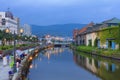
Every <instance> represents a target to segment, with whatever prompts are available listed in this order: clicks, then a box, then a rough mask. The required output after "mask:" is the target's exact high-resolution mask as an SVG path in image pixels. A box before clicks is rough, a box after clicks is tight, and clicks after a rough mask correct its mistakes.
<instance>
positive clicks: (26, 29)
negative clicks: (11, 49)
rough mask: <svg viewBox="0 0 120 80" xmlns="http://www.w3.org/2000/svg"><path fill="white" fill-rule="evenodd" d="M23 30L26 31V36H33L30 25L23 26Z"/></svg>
mask: <svg viewBox="0 0 120 80" xmlns="http://www.w3.org/2000/svg"><path fill="white" fill-rule="evenodd" d="M23 29H24V35H26V36H31V34H32V33H31V27H30V25H28V24H24V25H23Z"/></svg>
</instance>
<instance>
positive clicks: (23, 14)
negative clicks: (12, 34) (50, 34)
mask: <svg viewBox="0 0 120 80" xmlns="http://www.w3.org/2000/svg"><path fill="white" fill-rule="evenodd" d="M8 7H9V8H10V11H11V12H13V14H14V15H15V16H17V17H19V18H20V19H21V23H22V24H23V23H28V24H37V25H51V24H66V23H89V22H91V21H93V22H101V21H103V20H106V19H110V18H113V17H118V18H120V9H119V8H120V0H0V11H7V8H8Z"/></svg>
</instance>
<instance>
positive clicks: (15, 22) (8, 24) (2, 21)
mask: <svg viewBox="0 0 120 80" xmlns="http://www.w3.org/2000/svg"><path fill="white" fill-rule="evenodd" d="M6 28H9V29H10V32H11V33H14V31H15V33H16V34H18V29H19V18H17V17H14V16H13V14H12V13H11V12H10V11H6V12H0V30H5V29H6Z"/></svg>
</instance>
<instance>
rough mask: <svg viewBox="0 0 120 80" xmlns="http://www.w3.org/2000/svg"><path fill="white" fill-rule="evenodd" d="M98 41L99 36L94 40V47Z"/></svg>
mask: <svg viewBox="0 0 120 80" xmlns="http://www.w3.org/2000/svg"><path fill="white" fill-rule="evenodd" d="M97 42H98V40H97V38H96V39H95V40H94V47H97Z"/></svg>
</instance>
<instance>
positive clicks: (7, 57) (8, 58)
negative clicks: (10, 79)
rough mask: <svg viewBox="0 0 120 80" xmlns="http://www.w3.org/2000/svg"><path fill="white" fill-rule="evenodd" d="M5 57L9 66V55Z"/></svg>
mask: <svg viewBox="0 0 120 80" xmlns="http://www.w3.org/2000/svg"><path fill="white" fill-rule="evenodd" d="M6 57H7V64H8V65H9V61H10V56H9V55H7V56H6Z"/></svg>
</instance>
